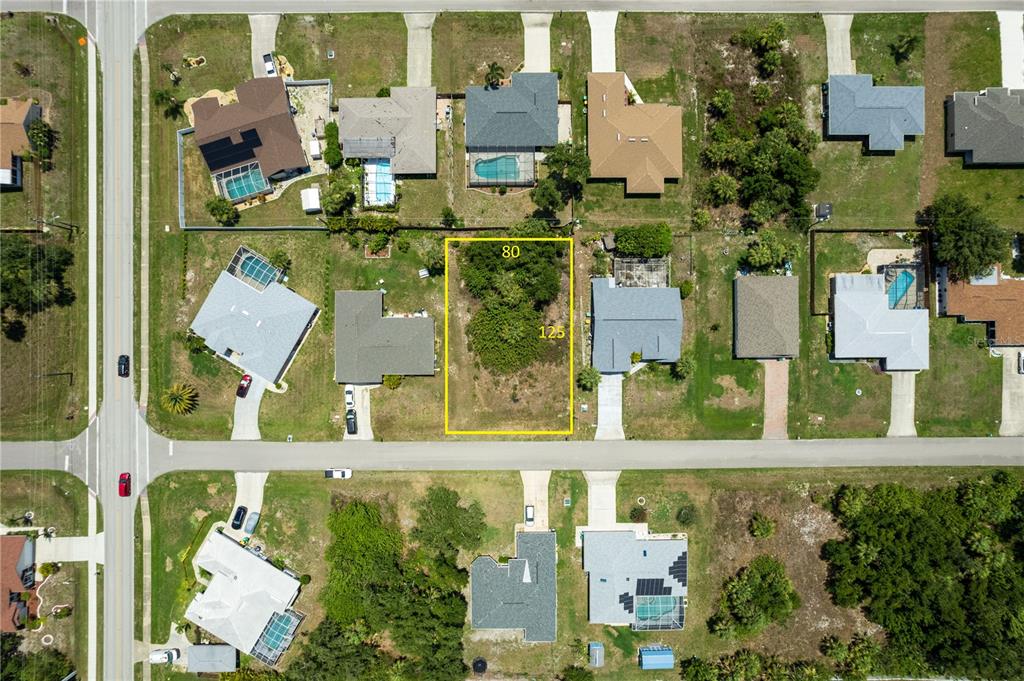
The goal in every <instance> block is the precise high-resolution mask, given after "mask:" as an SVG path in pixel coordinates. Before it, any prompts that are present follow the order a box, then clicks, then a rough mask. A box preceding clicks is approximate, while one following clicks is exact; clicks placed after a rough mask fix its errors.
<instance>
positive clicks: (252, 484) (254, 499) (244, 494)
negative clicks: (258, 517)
mask: <svg viewBox="0 0 1024 681" xmlns="http://www.w3.org/2000/svg"><path fill="white" fill-rule="evenodd" d="M267 475H269V474H268V473H235V505H234V506H232V507H231V515H232V516H234V513H235V509H236V508H238V507H239V506H245V508H246V509H247V511H248V512H247V513H246V514H245V520H246V521H248V520H249V516H251V515H252V514H253V513H261V512H262V510H263V486H264V485H265V484H267ZM227 520H228V521H229V524H228V525H227V526H226V527H225V528H224V534H226V535H228V536H229V537H231V538H232V539H237V540H240V539H242V537H244V536H245V532H243V531H242V530H233V529H231V525H230V521H231V518H228V519H227ZM243 522H244V521H243ZM242 528H243V529H244V528H245V525H244V524H243V525H242Z"/></svg>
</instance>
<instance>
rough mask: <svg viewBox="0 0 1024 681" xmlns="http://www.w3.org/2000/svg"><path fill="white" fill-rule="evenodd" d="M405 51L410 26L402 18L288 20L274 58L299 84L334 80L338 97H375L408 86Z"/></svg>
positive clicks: (300, 16) (321, 16) (322, 16)
mask: <svg viewBox="0 0 1024 681" xmlns="http://www.w3.org/2000/svg"><path fill="white" fill-rule="evenodd" d="M328 50H333V51H334V57H333V58H332V59H328V57H327V51H328ZM405 51H406V28H405V20H404V19H403V17H402V15H401V14H397V13H390V14H383V13H381V14H372V13H371V14H312V15H307V14H285V15H283V16H282V17H281V23H280V24H278V27H277V43H276V51H275V53H276V54H277V55H280V56H284V57H285V58H286V59H287V60H288V63H289V64H291V66H292V68H294V69H295V80H315V79H321V78H330V79H331V81H333V84H334V96H335V97H374V96H376V94H377V92H378V91H379V90H380V89H381V88H383V87H394V86H399V85H405V82H406V76H405V67H406V54H405ZM331 104H333V102H331Z"/></svg>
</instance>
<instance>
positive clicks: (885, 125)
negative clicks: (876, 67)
mask: <svg viewBox="0 0 1024 681" xmlns="http://www.w3.org/2000/svg"><path fill="white" fill-rule="evenodd" d="M828 134H829V135H831V136H840V137H867V138H868V149H870V150H871V151H893V150H896V149H902V148H903V138H904V137H906V136H907V135H921V134H924V87H921V86H877V85H874V84H873V81H872V77H871V75H870V74H861V73H859V74H855V75H842V76H840V75H830V76H829V77H828Z"/></svg>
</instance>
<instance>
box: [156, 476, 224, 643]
mask: <svg viewBox="0 0 1024 681" xmlns="http://www.w3.org/2000/svg"><path fill="white" fill-rule="evenodd" d="M147 493H148V495H149V508H150V517H151V519H152V521H153V526H152V529H153V535H152V537H153V543H152V548H153V598H152V616H153V620H152V629H151V632H152V637H153V640H154V641H163V640H166V637H167V634H168V633H169V632H170V627H171V625H172V623H173V622H176V621H178V620H179V619H181V617H182V615H183V614H184V612H185V608H186V607H187V606H188V602H189V601H190V600H191V597H192V592H191V585H190V584H189V581H188V580H189V576H190V575H191V565H190V563H189V561H190V560H191V556H192V555H194V552H195V551H196V550H198V548H199V546H200V544H201V543H202V541H203V538H204V537H205V534H206V532H207V531H208V530H209V528H210V526H211V524H212V523H213V522H215V521H226V520H228V516H229V514H230V513H231V506H232V503H233V501H234V495H235V486H234V477H233V476H232V474H231V473H226V472H209V473H206V472H204V473H170V474H167V475H164V476H161V477H159V478H157V479H156V480H154V481H153V482H151V483H150V484H149V486H148V488H147ZM190 547H191V552H190ZM141 579H142V577H141V574H140V575H139V580H138V581H141Z"/></svg>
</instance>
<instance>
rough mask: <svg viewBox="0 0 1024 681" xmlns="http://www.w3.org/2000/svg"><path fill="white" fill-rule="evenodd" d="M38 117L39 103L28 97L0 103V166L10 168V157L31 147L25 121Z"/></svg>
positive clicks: (20, 153)
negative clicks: (34, 102)
mask: <svg viewBox="0 0 1024 681" xmlns="http://www.w3.org/2000/svg"><path fill="white" fill-rule="evenodd" d="M38 117H39V105H37V104H33V103H32V101H31V100H29V99H13V98H10V99H8V100H7V103H6V104H0V168H3V169H6V170H10V169H11V168H12V163H11V157H12V156H20V155H22V154H24V153H25V152H26V151H28V150H29V149H30V148H31V147H32V145H31V144H30V143H29V140H28V126H27V124H26V121H27V119H29V118H38ZM28 122H31V121H28Z"/></svg>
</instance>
